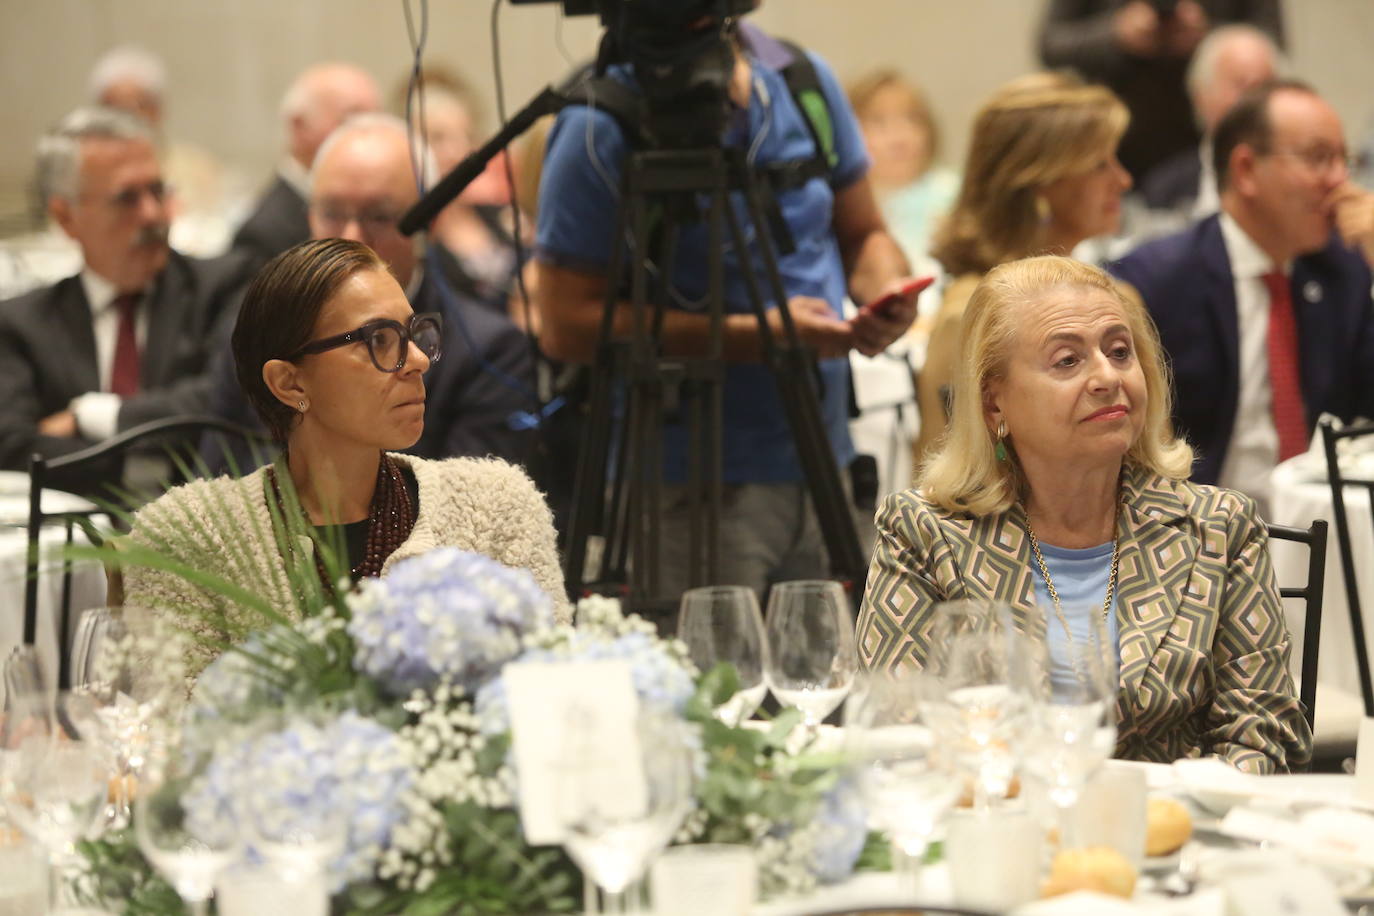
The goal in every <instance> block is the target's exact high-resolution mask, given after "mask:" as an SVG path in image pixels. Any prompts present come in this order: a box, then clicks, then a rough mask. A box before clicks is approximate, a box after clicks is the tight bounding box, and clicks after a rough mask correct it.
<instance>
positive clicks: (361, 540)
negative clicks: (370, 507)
mask: <svg viewBox="0 0 1374 916" xmlns="http://www.w3.org/2000/svg"><path fill="white" fill-rule="evenodd" d="M395 465H396V467H398V468H399V469H400V471H401V479H402V480H403V481H404V482H405V485H406V492H407V493H409V494H410V504H411V505H412V506H414V507H415V515H416V517H419V515H420V484H419V482H418V481H416V479H415V472H414V471H412V470H411V469H410V468H408V467H406V466H405V465H404V464H401V463H400V462H399V461H397V462H395ZM367 525H368V519H361V520H359V521H356V522H349V523H348V524H346V525H343V526H342V528H343V537H344V545H345V547H346V548H347V550H348V568H349V569H356V568H357V567H358V566H359V565H360V564H361V563H362V562H363V560H364V559H365V558H366V557H367ZM333 527H334V526H333V525H315V526H314V528H315V534H316V536H317V537H318V538H319V539H320V540H321V541H323V542H324V543H326V544H329V543H333V539H334V538H336V537H338V535H336V534H335V533H333V532H332V531H330V530H329V529H331V528H333Z"/></svg>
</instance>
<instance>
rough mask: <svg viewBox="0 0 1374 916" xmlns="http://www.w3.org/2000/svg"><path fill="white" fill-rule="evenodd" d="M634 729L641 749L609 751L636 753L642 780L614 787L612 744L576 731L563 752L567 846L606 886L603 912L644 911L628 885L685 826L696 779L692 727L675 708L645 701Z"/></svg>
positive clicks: (561, 790) (561, 792)
mask: <svg viewBox="0 0 1374 916" xmlns="http://www.w3.org/2000/svg"><path fill="white" fill-rule="evenodd" d="M634 734H635V736H636V743H637V744H638V747H637V748H636V749H633V750H630V749H625V748H615V749H609V752H610V753H614V754H617V755H620V754H626V753H628V754H631V755H632V758H633V759H634V760H635V761H636V762H637V763H638V766H637V767H635V769H636V770H637V771H638V773H639V774H641V775H642V779H636V780H632V781H631V783H630V784H625V785H617V786H613V787H611V789H612V791H607V786H606V783H605V778H604V771H603V767H602V765H601V764H602V762H603V757H604V754H605V753H607V752H608V749H606V748H597V747H589V746H587V744H586V743H585V742H583V741H582V740H580V737H579V733H578V731H577V730H573V731H572V732H570V733H569V739H568V746H567V747H565V748H564V753H563V754H562V757H561V759H562V764H563V766H562V771H561V774H560V784H559V787H558V808H559V820H560V821H561V822H562V824H563V829H564V837H563V845H564V847H565V848H566V849H567V850H568V854H569V855H571V856H572V858H573V860H574V861H575V862H577V864H578V866H579V867H581V869H582V871H583V873H584V875H586V877H587V878H588V879H589V884H590V883H592V882H594V883H595V884H596V886H597V887H598V888H600V889H601V892H602V899H603V900H604V901H605V903H604V905H603V908H602V910H601V911H602V912H606V913H627V912H638V910H639V907H638V900H636V899H633V898H631V897H629V895H627V894H626V893H625V892H626V889H627V888H629V887H630V885H631V884H633V883H634V882H635V881H638V880H639V878H640V877H642V876H643V874H644V872H645V870H646V869H647V868H648V867H649V863H650V862H651V861H652V860H653V859H654V857H655V856H657V855H658V854H659V853H660V852H662V851H663V848H664V847H665V846H667V845H668V841H669V840H671V839H672V837H673V834H674V833H676V832H677V829H678V827H679V826H681V824H682V820H683V818H684V817H686V816H687V811H688V809H689V808H690V806H691V800H692V792H693V784H694V782H695V771H696V766H695V764H696V746H697V739H696V737H695V734H694V730H693V726H691V725H690V724H689V723H687V722H684V721H683V720H682V719H679V718H677V717H676V716H674V715H672V714H671V713H668V712H660V711H657V710H653V709H649V708H644V709H641V711H640V713H639V715H638V716H637V718H636V721H635V727H634ZM588 899H589V900H590V899H591V889H590V887H589V888H588ZM589 912H591V910H590V909H589Z"/></svg>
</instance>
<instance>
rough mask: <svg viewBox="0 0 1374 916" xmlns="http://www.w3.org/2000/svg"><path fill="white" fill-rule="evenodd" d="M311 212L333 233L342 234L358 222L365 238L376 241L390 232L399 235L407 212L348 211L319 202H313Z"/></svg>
mask: <svg viewBox="0 0 1374 916" xmlns="http://www.w3.org/2000/svg"><path fill="white" fill-rule="evenodd" d="M310 212H311V213H313V214H314V215H315V216H316V217H317V218H318V219H319V220H320V223H321V224H322V225H323V226H324V227H325V228H326V229H328V230H329V231H331V232H341V231H342V230H343V229H344V228H345V227H347V226H348V224H349V223H353V222H356V223H357V224H358V228H359V229H361V230H362V234H363V235H364V236H366V237H367V238H370V239H375V238H377V237H379V236H381V235H383V234H385V233H388V232H395V233H399V232H400V230H399V229H398V228H397V225H398V224H399V223H400V221H401V216H402V215H403V214H404V212H405V210H404V209H401V210H396V211H392V210H387V209H380V208H379V209H376V210H368V209H367V208H364V209H354V210H347V209H344V208H342V207H338V208H336V207H334V206H332V205H330V204H329V203H327V202H325V201H319V200H317V201H312V202H311V204H310Z"/></svg>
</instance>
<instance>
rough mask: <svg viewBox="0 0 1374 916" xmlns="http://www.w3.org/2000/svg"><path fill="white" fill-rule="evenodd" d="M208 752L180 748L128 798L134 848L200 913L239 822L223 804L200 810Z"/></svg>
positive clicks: (236, 848)
mask: <svg viewBox="0 0 1374 916" xmlns="http://www.w3.org/2000/svg"><path fill="white" fill-rule="evenodd" d="M208 763H209V759H208V755H206V756H197V755H193V754H191V753H190V752H186V751H180V752H177V753H175V754H173V755H172V756H171V757H170V758H169V760H168V762H167V765H166V767H165V768H164V771H163V781H162V782H161V784H159V785H157V786H154V787H151V788H148V789H145V790H144V791H140V792H139V793H138V796H137V797H136V798H135V800H134V833H135V835H136V836H137V838H138V848H139V849H140V850H142V852H143V854H144V855H145V856H147V858H148V861H149V862H151V863H152V865H153V867H154V868H155V869H157V871H158V872H159V873H161V875H162V876H163V877H164V878H166V879H167V881H168V883H170V884H171V885H172V887H173V888H175V889H176V892H177V894H178V895H179V896H180V897H181V899H182V901H183V902H184V903H185V904H186V906H187V908H188V909H189V910H190V912H191V913H192V916H204V914H205V913H207V912H208V911H209V900H210V898H211V897H213V896H214V891H215V881H216V879H217V878H218V876H219V874H220V873H221V872H222V871H223V870H224V869H226V868H228V867H229V866H230V865H232V864H234V862H235V861H237V859H238V858H239V853H240V850H241V840H240V827H239V824H238V823H237V821H236V820H235V819H234V817H233V815H232V813H231V812H230V811H229V809H228V806H225V805H219V806H217V807H216V809H215V810H213V811H209V810H202V809H199V808H198V807H197V806H198V805H201V804H204V803H206V798H207V796H208V794H209V793H206V792H205V791H204V788H205V787H204V783H203V780H204V779H205V778H206V774H205V770H206V765H207V764H208Z"/></svg>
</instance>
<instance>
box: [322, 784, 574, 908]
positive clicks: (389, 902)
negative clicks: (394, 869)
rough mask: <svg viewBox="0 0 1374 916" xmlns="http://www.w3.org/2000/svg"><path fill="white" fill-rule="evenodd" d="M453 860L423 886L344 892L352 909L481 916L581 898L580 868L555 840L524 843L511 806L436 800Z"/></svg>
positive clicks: (555, 905)
mask: <svg viewBox="0 0 1374 916" xmlns="http://www.w3.org/2000/svg"><path fill="white" fill-rule="evenodd" d="M443 815H444V820H445V821H446V822H447V824H448V835H449V839H450V842H451V843H452V844H453V845H452V848H453V862H452V863H451V864H449V865H447V866H445V867H444V868H442V869H440V870H439V871H437V872H436V874H435V878H434V881H433V882H432V883H431V884H430V885H429V886H428V887H426V888H425V889H424V890H423V891H415V892H410V893H403V892H390V893H388V892H387V891H386V890H384V889H382V888H381V887H379V886H377V885H369V886H366V887H355V888H352V889H351V890H350V892H349V900H348V903H349V906H348V910H347V912H348V913H349V914H351V916H387V914H392V913H396V914H400V916H448V914H456V916H485V914H517V913H571V912H574V911H576V910H577V909H578V906H579V903H578V901H579V900H580V898H581V889H582V884H581V876H580V874H579V872H578V870H577V868H576V866H574V865H573V863H572V862H571V861H570V860H569V859H568V857H567V855H566V854H565V853H564V852H563V851H562V850H561V849H559V848H557V847H542V848H540V847H536V848H530V847H527V846H526V845H525V840H524V837H523V835H522V834H521V831H520V818H519V815H517V814H516V813H515V812H514V811H510V810H501V811H494V810H491V809H489V808H483V807H480V806H478V805H475V804H471V803H466V804H450V805H445V806H444V808H443Z"/></svg>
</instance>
